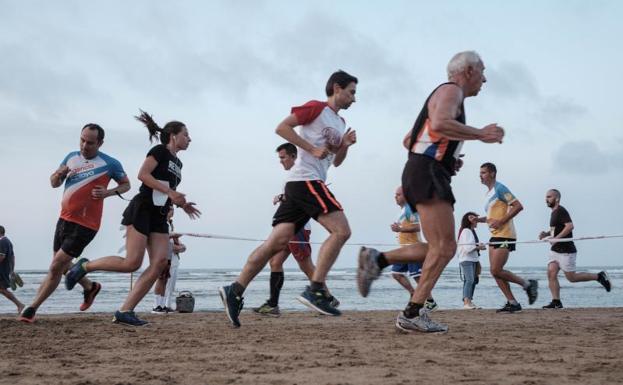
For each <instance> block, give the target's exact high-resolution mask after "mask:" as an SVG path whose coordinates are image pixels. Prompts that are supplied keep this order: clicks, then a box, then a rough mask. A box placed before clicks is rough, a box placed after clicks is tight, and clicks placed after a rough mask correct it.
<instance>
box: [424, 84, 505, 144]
mask: <svg viewBox="0 0 623 385" xmlns="http://www.w3.org/2000/svg"><path fill="white" fill-rule="evenodd" d="M462 102H463V91H462V90H461V89H460V88H459V87H457V86H454V85H450V84H448V85H445V86H441V87H440V88H439V89H438V90H437V91H435V94H434V95H433V96H432V97H431V99H430V101H429V102H428V111H429V114H428V116H429V119H430V121H431V126H430V128H431V130H432V131H434V132H436V133H437V134H439V135H442V136H443V137H445V138H447V139H450V140H482V141H483V142H499V141H501V140H502V137H503V136H504V131H503V130H502V128H501V127H498V126H497V124H495V123H494V124H489V125H487V126H485V127H484V128H482V129H480V128H475V127H471V126H468V125H465V124H463V123H461V122H458V121H457V120H456V117H457V116H459V113H460V111H459V109H460V108H461V104H462ZM500 134H501V135H500ZM498 137H499V138H498ZM496 139H497V140H496Z"/></svg>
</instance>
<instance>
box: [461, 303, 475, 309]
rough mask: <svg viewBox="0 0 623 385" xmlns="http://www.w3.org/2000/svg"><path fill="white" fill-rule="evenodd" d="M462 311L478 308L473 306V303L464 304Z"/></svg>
mask: <svg viewBox="0 0 623 385" xmlns="http://www.w3.org/2000/svg"><path fill="white" fill-rule="evenodd" d="M463 309H466V310H473V309H478V306H476V305H474V304H473V303H466V304H463Z"/></svg>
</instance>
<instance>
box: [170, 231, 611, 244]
mask: <svg viewBox="0 0 623 385" xmlns="http://www.w3.org/2000/svg"><path fill="white" fill-rule="evenodd" d="M177 234H180V235H184V236H187V237H195V238H208V239H225V240H231V241H246V242H264V241H266V239H259V238H245V237H236V236H231V235H219V234H208V233H177ZM609 238H623V234H617V235H595V236H588V237H575V238H560V239H557V240H556V242H555V243H559V242H572V241H588V240H594V239H609ZM290 243H309V244H310V245H321V244H322V243H323V242H304V241H290ZM480 243H481V244H483V245H503V244H506V245H509V244H520V243H521V244H528V243H553V242H552V239H551V238H546V239H534V240H527V241H502V242H480ZM467 245H473V243H459V244H458V246H467ZM345 246H386V247H396V246H398V244H396V243H346V244H345ZM403 246H404V245H403Z"/></svg>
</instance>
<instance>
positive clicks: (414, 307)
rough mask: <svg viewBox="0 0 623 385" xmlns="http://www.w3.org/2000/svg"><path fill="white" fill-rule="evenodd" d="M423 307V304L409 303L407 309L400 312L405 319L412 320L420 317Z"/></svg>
mask: <svg viewBox="0 0 623 385" xmlns="http://www.w3.org/2000/svg"><path fill="white" fill-rule="evenodd" d="M423 307H424V304H421V303H415V302H409V303H408V304H407V307H406V308H405V310H404V311H403V312H402V313H403V314H404V315H405V317H407V318H414V317H417V316H419V315H420V309H422V308H423Z"/></svg>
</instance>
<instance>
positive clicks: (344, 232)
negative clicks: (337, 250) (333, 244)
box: [331, 225, 351, 243]
mask: <svg viewBox="0 0 623 385" xmlns="http://www.w3.org/2000/svg"><path fill="white" fill-rule="evenodd" d="M331 235H333V236H335V237H337V238H338V239H339V240H340V241H341V242H342V243H346V241H348V240H349V239H350V236H351V231H350V227H349V226H348V225H346V226H340V227H338V228H336V229H335V230H333V231H332V232H331Z"/></svg>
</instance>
